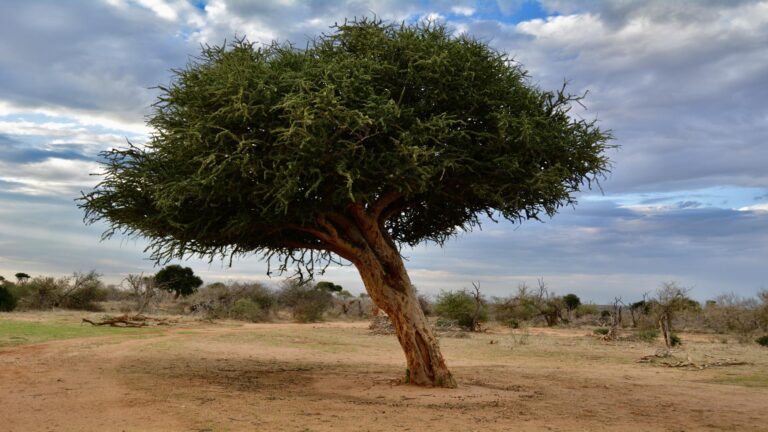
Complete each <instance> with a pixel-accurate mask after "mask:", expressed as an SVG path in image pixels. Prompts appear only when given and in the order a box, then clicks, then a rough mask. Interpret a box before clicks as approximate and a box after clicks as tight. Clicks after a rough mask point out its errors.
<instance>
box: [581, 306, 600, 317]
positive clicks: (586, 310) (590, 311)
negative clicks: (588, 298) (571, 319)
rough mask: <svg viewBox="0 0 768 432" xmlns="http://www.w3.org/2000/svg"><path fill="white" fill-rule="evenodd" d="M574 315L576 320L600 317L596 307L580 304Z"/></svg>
mask: <svg viewBox="0 0 768 432" xmlns="http://www.w3.org/2000/svg"><path fill="white" fill-rule="evenodd" d="M575 315H576V318H581V317H585V316H590V315H594V316H597V315H600V309H598V307H597V306H595V305H593V304H580V305H579V306H578V307H576V311H575Z"/></svg>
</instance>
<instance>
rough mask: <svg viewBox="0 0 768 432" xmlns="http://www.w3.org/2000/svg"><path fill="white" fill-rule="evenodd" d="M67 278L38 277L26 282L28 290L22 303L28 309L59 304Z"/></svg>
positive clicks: (49, 307) (51, 306)
mask: <svg viewBox="0 0 768 432" xmlns="http://www.w3.org/2000/svg"><path fill="white" fill-rule="evenodd" d="M66 284H67V280H66V279H58V280H57V279H54V278H52V277H36V278H34V279H32V280H31V281H29V282H27V283H26V284H25V286H26V290H27V292H26V293H25V295H24V297H23V298H22V299H21V302H20V305H22V306H24V307H25V308H28V309H51V308H53V307H54V306H57V305H58V302H59V297H60V296H61V294H62V292H63V290H64V287H65V286H66Z"/></svg>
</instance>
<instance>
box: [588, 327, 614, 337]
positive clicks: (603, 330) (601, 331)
mask: <svg viewBox="0 0 768 432" xmlns="http://www.w3.org/2000/svg"><path fill="white" fill-rule="evenodd" d="M609 331H610V329H607V328H605V327H601V328H596V329H594V330H592V333H594V334H596V335H602V336H605V335H607V334H608V332H609Z"/></svg>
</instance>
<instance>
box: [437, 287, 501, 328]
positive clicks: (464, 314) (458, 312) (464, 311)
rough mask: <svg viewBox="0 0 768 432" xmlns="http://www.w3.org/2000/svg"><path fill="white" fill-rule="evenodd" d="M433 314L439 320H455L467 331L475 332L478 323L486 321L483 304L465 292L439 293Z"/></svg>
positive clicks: (486, 315) (486, 316)
mask: <svg viewBox="0 0 768 432" xmlns="http://www.w3.org/2000/svg"><path fill="white" fill-rule="evenodd" d="M435 314H436V315H437V316H439V317H441V318H445V319H449V320H456V322H457V323H458V324H459V325H460V326H462V327H464V328H466V329H468V330H475V329H476V328H477V325H478V324H479V323H481V322H485V321H487V320H488V311H487V308H486V306H485V304H484V303H483V302H482V301H480V302H478V301H477V300H476V299H475V297H474V296H473V295H472V294H470V293H469V292H468V291H466V290H461V291H451V292H442V293H440V295H438V296H437V302H436V303H435Z"/></svg>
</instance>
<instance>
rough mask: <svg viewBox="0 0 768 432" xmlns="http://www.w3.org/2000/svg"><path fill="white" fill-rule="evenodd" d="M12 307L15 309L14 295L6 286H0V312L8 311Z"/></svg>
mask: <svg viewBox="0 0 768 432" xmlns="http://www.w3.org/2000/svg"><path fill="white" fill-rule="evenodd" d="M14 309H16V297H14V296H13V294H12V293H11V291H10V290H9V289H8V288H6V287H4V286H0V312H10V311H12V310H14Z"/></svg>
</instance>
